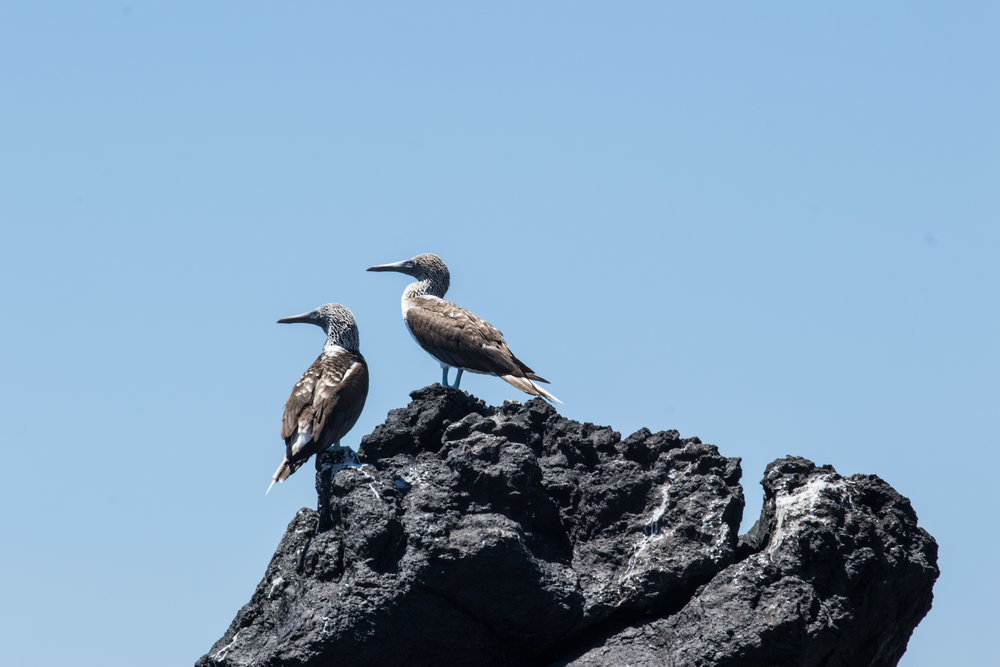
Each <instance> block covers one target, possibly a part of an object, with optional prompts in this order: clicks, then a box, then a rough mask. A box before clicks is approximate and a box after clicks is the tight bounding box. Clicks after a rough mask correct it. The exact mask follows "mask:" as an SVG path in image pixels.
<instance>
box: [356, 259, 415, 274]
mask: <svg viewBox="0 0 1000 667" xmlns="http://www.w3.org/2000/svg"><path fill="white" fill-rule="evenodd" d="M412 268H413V260H409V259H404V260H403V261H401V262H393V263H392V264H379V265H377V266H369V267H368V268H367V269H366V271H398V272H399V273H409V272H410V270H411V269H412Z"/></svg>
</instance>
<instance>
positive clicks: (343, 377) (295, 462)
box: [264, 303, 368, 495]
mask: <svg viewBox="0 0 1000 667" xmlns="http://www.w3.org/2000/svg"><path fill="white" fill-rule="evenodd" d="M296 322H301V323H305V324H315V325H316V326H318V327H321V328H322V329H323V330H324V331H326V344H325V345H324V346H323V352H322V353H320V355H319V356H318V357H317V358H316V361H314V362H313V363H312V366H310V367H309V368H308V369H307V370H306V372H305V373H303V374H302V377H301V378H299V381H298V382H296V383H295V386H294V387H293V388H292V395H291V396H289V398H288V401H287V402H286V403H285V414H284V416H283V417H282V419H281V438H282V439H283V440H284V441H285V458H284V459H282V461H281V465H279V466H278V469H277V470H275V471H274V477H273V479H272V481H271V486H269V487H267V491H266V492H265V494H264V495H267V494H268V493H270V491H271V487H273V486H274V485H275V483H276V482H283V481H285V480H286V479H288V477H289V475H291V474H292V473H293V472H295V471H296V470H298V469H299V467H300V466H301V465H302V464H303V463H305V462H306V461H308V460H309V457H310V456H312V455H313V454H319V453H320V452H322V451H323V450H325V449H326V448H328V447H330V446H331V445H340V439H341V438H343V437H344V436H345V435H347V432H348V431H350V430H351V428H352V427H353V426H354V424H355V423H356V422H357V421H358V417H360V416H361V411H362V410H363V409H364V407H365V399H366V398H367V397H368V364H367V363H366V362H365V358H364V357H363V356H362V355H361V352H360V351H359V350H358V325H357V324H356V323H355V321H354V315H353V313H351V311H350V310H348V309H347V308H346V307H345V306H342V305H340V304H339V303H327V304H324V305H322V306H320V307H319V308H317V309H315V310H312V311H309V312H308V313H303V314H301V315H293V316H292V317H283V318H281V319H280V320H278V324H291V323H296ZM316 466H317V468H318V467H319V459H318V458H317V460H316Z"/></svg>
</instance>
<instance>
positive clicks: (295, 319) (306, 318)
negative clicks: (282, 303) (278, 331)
mask: <svg viewBox="0 0 1000 667" xmlns="http://www.w3.org/2000/svg"><path fill="white" fill-rule="evenodd" d="M312 316H313V311H309V312H308V313H302V314H301V315H292V316H291V317H282V318H281V319H280V320H278V324H295V323H299V322H301V323H302V324H311V323H312Z"/></svg>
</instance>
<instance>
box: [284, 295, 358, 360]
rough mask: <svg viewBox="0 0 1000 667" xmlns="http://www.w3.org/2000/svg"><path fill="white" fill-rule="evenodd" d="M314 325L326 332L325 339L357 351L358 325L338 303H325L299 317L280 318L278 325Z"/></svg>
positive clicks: (345, 308) (350, 314) (352, 316)
mask: <svg viewBox="0 0 1000 667" xmlns="http://www.w3.org/2000/svg"><path fill="white" fill-rule="evenodd" d="M295 323H302V324H315V325H316V326H318V327H320V328H321V329H323V331H325V332H326V335H327V339H328V340H329V341H330V342H332V343H335V344H337V345H339V346H341V347H343V348H346V349H348V350H355V351H357V349H358V325H357V323H355V321H354V314H353V313H352V312H351V311H350V310H349V309H348V308H347V307H346V306H342V305H340V304H339V303H325V304H323V305H322V306H320V307H319V308H317V309H315V310H310V311H309V312H308V313H302V314H301V315H292V316H291V317H282V318H281V319H280V320H278V324H295Z"/></svg>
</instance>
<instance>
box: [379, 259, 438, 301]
mask: <svg viewBox="0 0 1000 667" xmlns="http://www.w3.org/2000/svg"><path fill="white" fill-rule="evenodd" d="M368 270H369V271H395V272H397V273H405V274H406V275H408V276H413V277H414V278H416V279H417V280H421V281H423V280H426V281H429V282H430V283H431V284H433V285H434V286H435V288H436V289H435V290H434V291H440V294H439V296H440V295H443V294H444V293H445V292H446V291H448V285H449V283H450V281H451V277H450V275H449V274H448V266H447V265H446V264H445V263H444V262H443V261H441V258H440V257H438V256H437V255H432V254H431V253H429V252H426V253H424V254H422V255H417V256H416V257H414V258H413V259H404V260H403V261H401V262H394V263H392V264H379V265H377V266H369V267H368Z"/></svg>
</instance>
